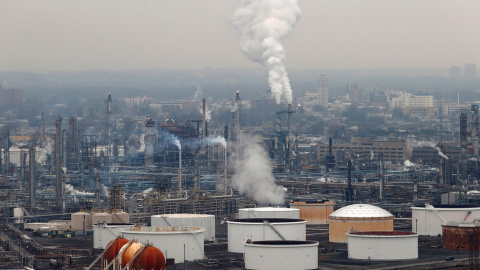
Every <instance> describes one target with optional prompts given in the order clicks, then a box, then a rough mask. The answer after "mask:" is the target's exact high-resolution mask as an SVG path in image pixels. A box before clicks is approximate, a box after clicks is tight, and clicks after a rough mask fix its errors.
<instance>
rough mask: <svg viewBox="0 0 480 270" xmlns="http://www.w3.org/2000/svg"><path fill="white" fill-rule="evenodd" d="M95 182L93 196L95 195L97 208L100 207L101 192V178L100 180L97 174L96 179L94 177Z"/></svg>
mask: <svg viewBox="0 0 480 270" xmlns="http://www.w3.org/2000/svg"><path fill="white" fill-rule="evenodd" d="M95 180H96V188H95V195H96V201H97V207H99V206H100V193H101V192H102V188H101V182H102V178H100V174H99V173H97V177H96V179H95Z"/></svg>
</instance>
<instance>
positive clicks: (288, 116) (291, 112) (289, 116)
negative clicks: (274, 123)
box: [287, 104, 293, 136]
mask: <svg viewBox="0 0 480 270" xmlns="http://www.w3.org/2000/svg"><path fill="white" fill-rule="evenodd" d="M292 114H293V111H292V104H288V109H287V128H288V136H290V135H291V132H292Z"/></svg>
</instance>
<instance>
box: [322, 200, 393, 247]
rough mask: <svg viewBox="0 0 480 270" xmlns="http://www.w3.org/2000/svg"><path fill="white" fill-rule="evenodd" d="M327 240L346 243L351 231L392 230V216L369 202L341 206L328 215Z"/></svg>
mask: <svg viewBox="0 0 480 270" xmlns="http://www.w3.org/2000/svg"><path fill="white" fill-rule="evenodd" d="M329 218H330V219H329V224H328V228H329V233H328V237H329V241H330V242H333V243H347V242H348V237H347V233H349V232H351V231H360V232H365V231H393V218H394V216H393V215H392V214H390V212H388V211H387V210H384V209H382V208H380V207H377V206H374V205H370V204H352V205H347V206H345V207H342V208H340V209H338V210H336V211H335V212H333V213H332V214H330V217H329Z"/></svg>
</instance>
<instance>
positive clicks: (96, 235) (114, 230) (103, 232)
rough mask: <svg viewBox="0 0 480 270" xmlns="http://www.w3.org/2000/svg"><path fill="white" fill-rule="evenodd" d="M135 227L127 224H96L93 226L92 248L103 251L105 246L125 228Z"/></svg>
mask: <svg viewBox="0 0 480 270" xmlns="http://www.w3.org/2000/svg"><path fill="white" fill-rule="evenodd" d="M131 227H135V225H134V224H128V223H102V222H100V223H98V224H95V225H93V248H101V249H105V248H106V247H107V244H108V243H109V242H110V241H112V240H113V239H115V238H117V237H118V236H120V235H121V234H122V231H123V230H124V229H126V228H131Z"/></svg>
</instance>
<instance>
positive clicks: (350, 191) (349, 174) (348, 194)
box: [345, 160, 353, 202]
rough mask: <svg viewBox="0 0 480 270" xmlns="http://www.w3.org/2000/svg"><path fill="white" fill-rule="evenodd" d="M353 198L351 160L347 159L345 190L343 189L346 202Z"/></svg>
mask: <svg viewBox="0 0 480 270" xmlns="http://www.w3.org/2000/svg"><path fill="white" fill-rule="evenodd" d="M352 199H353V188H352V161H351V160H348V162H347V190H345V200H346V201H347V202H350V201H352Z"/></svg>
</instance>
